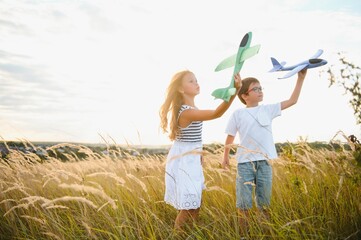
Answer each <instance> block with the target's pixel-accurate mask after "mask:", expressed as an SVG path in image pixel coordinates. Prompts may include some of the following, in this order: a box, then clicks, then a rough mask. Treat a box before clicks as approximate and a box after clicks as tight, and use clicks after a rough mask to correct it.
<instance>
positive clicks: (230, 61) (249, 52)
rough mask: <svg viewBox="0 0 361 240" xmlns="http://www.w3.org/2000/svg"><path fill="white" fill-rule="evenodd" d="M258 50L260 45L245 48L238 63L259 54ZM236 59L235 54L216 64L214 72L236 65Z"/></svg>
mask: <svg viewBox="0 0 361 240" xmlns="http://www.w3.org/2000/svg"><path fill="white" fill-rule="evenodd" d="M260 48H261V45H256V46H253V47H250V48H246V49H245V50H244V51H243V53H242V56H241V58H240V62H244V61H245V60H247V59H249V58H251V57H253V56H254V55H256V54H257V53H258V52H259V49H260ZM236 58H237V54H234V55H232V56H230V57H228V58H226V59H224V60H223V61H222V62H221V63H220V64H218V66H217V67H216V69H215V70H214V71H216V72H218V71H221V70H223V69H226V68H230V67H233V66H234V64H235V63H236Z"/></svg>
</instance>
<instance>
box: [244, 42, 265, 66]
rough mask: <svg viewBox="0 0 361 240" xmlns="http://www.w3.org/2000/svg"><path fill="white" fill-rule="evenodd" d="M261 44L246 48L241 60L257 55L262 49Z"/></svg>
mask: <svg viewBox="0 0 361 240" xmlns="http://www.w3.org/2000/svg"><path fill="white" fill-rule="evenodd" d="M260 47H261V45H256V46H253V47H250V48H246V49H245V50H244V51H243V53H242V56H241V59H240V62H243V61H245V60H247V59H248V58H251V57H253V56H254V55H256V54H257V53H258V51H259V49H260Z"/></svg>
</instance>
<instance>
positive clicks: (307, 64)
mask: <svg viewBox="0 0 361 240" xmlns="http://www.w3.org/2000/svg"><path fill="white" fill-rule="evenodd" d="M322 53H323V50H322V49H319V50H318V51H317V52H316V54H315V55H313V56H312V57H311V58H310V59H308V60H306V61H303V62H300V63H298V64H296V65H293V66H289V67H284V65H285V64H286V62H281V63H279V62H278V61H277V60H276V59H275V58H273V57H271V61H272V65H273V68H272V69H271V70H270V72H276V71H289V70H290V72H289V73H287V74H286V75H285V76H283V77H281V78H278V79H283V78H289V77H291V76H293V75H294V74H296V73H298V72H299V71H301V70H302V69H305V68H316V67H320V66H323V65H325V64H327V61H326V60H324V59H321V58H318V57H319V56H321V54H322Z"/></svg>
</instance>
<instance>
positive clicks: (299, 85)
mask: <svg viewBox="0 0 361 240" xmlns="http://www.w3.org/2000/svg"><path fill="white" fill-rule="evenodd" d="M306 73H307V69H303V70H301V71H299V72H298V78H297V83H296V86H295V88H294V90H293V92H292V95H291V97H290V98H289V99H288V100H285V101H283V102H281V110H284V109H286V108H289V107H291V106H292V105H295V104H296V103H297V101H298V98H299V96H300V93H301V89H302V85H303V80H305V77H306Z"/></svg>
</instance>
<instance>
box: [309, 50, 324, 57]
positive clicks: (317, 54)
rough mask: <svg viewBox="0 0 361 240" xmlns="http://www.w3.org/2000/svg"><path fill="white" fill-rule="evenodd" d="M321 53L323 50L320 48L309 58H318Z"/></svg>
mask: <svg viewBox="0 0 361 240" xmlns="http://www.w3.org/2000/svg"><path fill="white" fill-rule="evenodd" d="M322 53H323V50H322V49H318V51H317V52H316V53H315V55H313V56H312V57H311V59H312V58H318V57H319V56H321V55H322Z"/></svg>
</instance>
